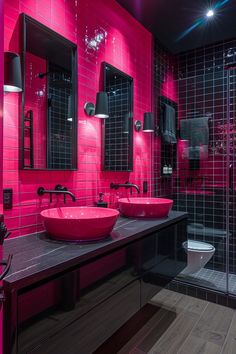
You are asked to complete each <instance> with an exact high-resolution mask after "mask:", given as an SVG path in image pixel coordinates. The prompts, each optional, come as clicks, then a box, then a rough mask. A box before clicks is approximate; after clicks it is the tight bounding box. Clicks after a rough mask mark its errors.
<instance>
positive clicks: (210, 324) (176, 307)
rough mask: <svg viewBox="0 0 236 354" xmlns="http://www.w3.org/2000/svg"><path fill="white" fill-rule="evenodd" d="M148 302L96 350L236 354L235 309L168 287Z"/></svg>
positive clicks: (138, 353)
mask: <svg viewBox="0 0 236 354" xmlns="http://www.w3.org/2000/svg"><path fill="white" fill-rule="evenodd" d="M148 306H149V307H148V308H147V310H148V314H146V316H144V312H143V313H140V316H139V317H138V315H137V314H136V315H135V317H134V316H133V317H132V318H131V319H130V320H129V321H128V322H127V323H126V324H125V325H124V326H122V331H121V330H118V331H117V332H116V333H115V334H114V335H113V336H112V337H111V338H110V339H109V340H107V341H106V342H105V343H103V345H102V346H101V347H100V348H99V349H98V351H97V352H96V353H102V354H116V353H117V354H145V353H146V354H147V353H148V354H236V310H233V309H230V308H228V307H224V306H220V305H217V304H213V303H209V302H207V301H204V300H200V299H196V298H193V297H190V296H187V295H183V294H179V293H175V292H173V291H170V290H166V289H162V290H161V291H160V292H159V293H158V294H157V295H155V296H154V297H153V298H152V300H151V301H150V303H149V305H148ZM155 307H156V310H155ZM144 310H145V309H143V311H144ZM132 321H133V322H132ZM132 323H133V324H135V329H136V332H135V333H134V331H133V330H131V328H132ZM121 336H122V340H121Z"/></svg>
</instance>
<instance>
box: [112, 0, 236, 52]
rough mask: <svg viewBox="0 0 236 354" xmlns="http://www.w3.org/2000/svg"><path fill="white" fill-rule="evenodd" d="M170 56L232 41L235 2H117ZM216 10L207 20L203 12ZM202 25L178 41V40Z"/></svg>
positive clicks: (233, 35) (235, 0)
mask: <svg viewBox="0 0 236 354" xmlns="http://www.w3.org/2000/svg"><path fill="white" fill-rule="evenodd" d="M117 1H118V2H119V3H120V4H121V5H122V6H123V7H125V8H126V9H127V10H128V11H129V12H130V13H131V14H132V15H133V16H134V17H135V18H136V19H137V20H138V21H139V22H141V23H142V24H143V25H144V26H145V27H146V28H147V29H149V30H150V31H151V32H152V33H153V34H154V35H155V37H156V38H158V39H159V41H160V42H161V43H162V44H163V45H164V46H165V47H167V48H168V49H169V50H171V51H172V52H174V53H178V52H182V51H185V50H190V49H194V48H198V47H201V46H204V45H207V44H211V43H215V42H218V41H221V40H225V39H231V38H236V0H117ZM211 7H213V8H214V7H216V9H215V16H214V17H213V18H210V19H207V18H206V16H205V13H206V10H207V9H209V8H211ZM202 19H203V23H202V24H201V25H199V26H197V27H196V28H195V29H193V30H192V31H191V32H190V33H189V34H188V35H186V36H185V37H184V38H182V39H179V40H177V39H178V37H179V36H180V35H181V34H182V33H183V32H184V31H186V30H187V29H188V28H190V27H191V26H193V25H194V24H195V23H196V21H198V20H200V21H201V20H202Z"/></svg>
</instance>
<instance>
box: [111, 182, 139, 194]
mask: <svg viewBox="0 0 236 354" xmlns="http://www.w3.org/2000/svg"><path fill="white" fill-rule="evenodd" d="M120 187H124V188H126V189H128V188H131V191H132V188H135V189H136V191H137V192H138V194H139V193H140V189H139V187H138V186H137V185H136V184H133V183H129V182H125V183H111V184H110V188H111V189H115V190H117V189H119V188H120Z"/></svg>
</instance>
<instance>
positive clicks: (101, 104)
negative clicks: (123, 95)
mask: <svg viewBox="0 0 236 354" xmlns="http://www.w3.org/2000/svg"><path fill="white" fill-rule="evenodd" d="M95 117H97V118H109V113H108V95H107V93H106V92H98V93H97V97H96V107H95Z"/></svg>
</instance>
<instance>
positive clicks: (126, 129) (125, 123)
mask: <svg viewBox="0 0 236 354" xmlns="http://www.w3.org/2000/svg"><path fill="white" fill-rule="evenodd" d="M129 119H130V114H129V113H126V114H125V116H124V120H123V129H122V131H123V133H124V134H129Z"/></svg>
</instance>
